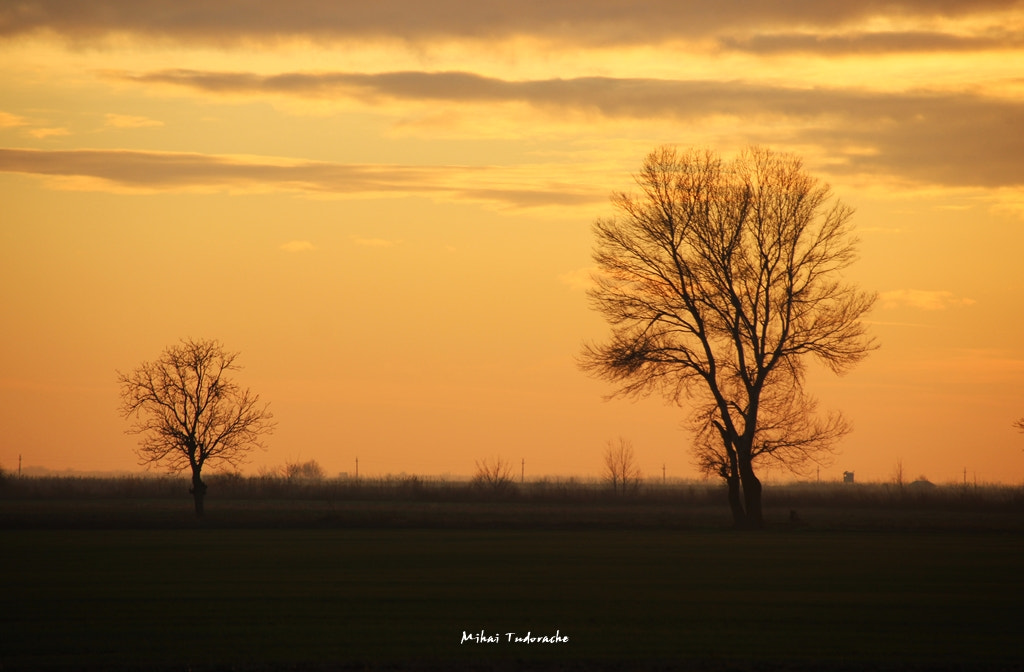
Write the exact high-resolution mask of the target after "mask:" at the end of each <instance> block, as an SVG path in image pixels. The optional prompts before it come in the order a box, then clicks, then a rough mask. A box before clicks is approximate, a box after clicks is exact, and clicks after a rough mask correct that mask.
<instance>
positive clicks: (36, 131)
mask: <svg viewBox="0 0 1024 672" xmlns="http://www.w3.org/2000/svg"><path fill="white" fill-rule="evenodd" d="M28 134H29V135H31V136H32V137H33V138H40V139H43V138H49V137H59V136H64V135H71V131H70V130H68V129H66V128H63V127H56V128H33V129H32V130H30V131H29V132H28Z"/></svg>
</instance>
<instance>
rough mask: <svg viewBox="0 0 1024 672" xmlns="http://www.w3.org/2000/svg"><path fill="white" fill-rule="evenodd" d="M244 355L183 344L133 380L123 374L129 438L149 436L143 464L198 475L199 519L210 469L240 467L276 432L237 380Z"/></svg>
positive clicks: (212, 344)
mask: <svg viewBox="0 0 1024 672" xmlns="http://www.w3.org/2000/svg"><path fill="white" fill-rule="evenodd" d="M237 357H238V353H232V352H227V351H226V350H225V349H224V346H223V345H221V343H219V342H218V341H214V340H183V341H181V342H180V343H179V344H177V345H173V346H170V347H168V348H167V349H165V350H164V352H163V354H161V355H160V357H159V358H158V359H156V360H155V361H152V362H144V363H142V364H140V365H139V367H138V368H136V369H135V370H134V371H132V372H130V373H121V372H118V374H117V377H118V382H119V383H120V386H121V412H122V414H123V415H124V417H125V418H127V419H130V420H132V425H131V427H130V428H129V429H128V432H129V433H132V434H140V435H142V440H141V441H140V443H139V447H138V449H137V453H138V455H139V458H140V460H141V462H142V463H143V464H147V465H149V464H153V465H155V464H159V465H162V466H164V467H167V468H168V469H170V470H172V471H181V470H184V469H191V471H192V494H193V496H194V498H195V503H196V513H197V514H202V512H203V496H204V494H205V492H206V485H205V484H204V483H203V481H202V478H201V473H202V469H203V467H204V466H206V465H207V464H215V463H217V462H223V463H226V464H229V465H231V466H238V464H240V463H241V462H243V461H244V460H245V458H246V456H247V455H248V453H249V452H251V451H252V450H254V449H257V448H260V447H262V443H261V438H262V437H263V436H264V435H266V434H269V433H271V432H272V431H273V429H274V423H273V422H272V418H273V415H272V414H271V413H270V411H269V410H268V406H267V404H261V403H260V398H259V395H257V394H254V393H252V392H251V391H250V390H249V389H247V388H246V389H243V388H242V387H241V386H239V385H238V384H237V383H235V382H234V381H233V380H231V378H230V377H229V374H230V372H232V371H236V370H238V369H239V366H238V365H237V364H235V360H236V359H237Z"/></svg>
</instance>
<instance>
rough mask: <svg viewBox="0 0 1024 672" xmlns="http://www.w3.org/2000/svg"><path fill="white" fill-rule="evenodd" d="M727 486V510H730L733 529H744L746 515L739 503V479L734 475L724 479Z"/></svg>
mask: <svg viewBox="0 0 1024 672" xmlns="http://www.w3.org/2000/svg"><path fill="white" fill-rule="evenodd" d="M725 482H726V484H727V485H728V486H729V508H730V509H732V522H733V525H734V526H735V527H746V524H747V514H746V512H745V511H744V510H743V502H741V501H740V477H739V476H737V475H736V474H732V475H728V476H726V477H725Z"/></svg>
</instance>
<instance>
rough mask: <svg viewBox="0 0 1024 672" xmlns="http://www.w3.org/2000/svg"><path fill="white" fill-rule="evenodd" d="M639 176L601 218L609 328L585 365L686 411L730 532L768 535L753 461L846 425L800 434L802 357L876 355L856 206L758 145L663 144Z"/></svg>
mask: <svg viewBox="0 0 1024 672" xmlns="http://www.w3.org/2000/svg"><path fill="white" fill-rule="evenodd" d="M635 179H636V182H637V184H638V186H639V187H640V192H639V193H638V194H627V193H618V194H615V195H614V196H613V197H612V202H613V204H614V206H615V207H616V209H617V210H618V211H619V213H620V216H619V217H617V218H612V219H602V220H598V221H597V222H596V223H595V224H594V235H595V237H596V244H595V248H594V260H595V261H596V262H597V265H598V268H599V271H600V272H599V273H598V274H596V275H595V278H594V279H595V283H596V285H595V287H594V288H593V289H592V290H591V291H590V298H591V302H592V305H593V307H594V308H595V309H596V310H598V311H599V312H601V313H602V314H603V315H604V316H605V318H606V319H607V320H608V322H609V324H610V325H611V328H612V333H611V338H610V340H609V342H607V343H604V344H597V345H588V346H586V347H585V348H584V352H583V355H582V358H581V366H582V367H583V368H584V370H587V371H589V372H591V373H592V374H594V375H597V376H599V377H602V378H605V379H607V380H609V381H611V382H613V383H615V384H616V385H617V386H618V387H617V389H616V391H615V392H614V393H613V394H619V395H628V396H642V395H647V394H650V393H652V392H660V393H661V394H663V395H664V396H665V397H666V398H667V399H669V400H671V401H672V402H674V403H678V404H681V405H682V404H684V403H687V402H689V404H690V406H691V408H692V409H693V418H694V422H695V423H696V424H697V427H698V428H699V429H702V430H703V431H704V439H703V440H701V439H700V438H699V440H698V447H697V450H698V453H701V452H702V450H703V448H706V447H707V446H709V445H710V442H709V440H708V437H709V436H716V438H717V442H718V444H719V445H718V447H716V449H715V450H714V451H712V452H709V453H707V454H708V455H709V456H711V458H713V459H712V463H711V464H709V465H707V466H709V467H711V466H713V467H715V468H716V469H717V470H718V473H720V475H721V476H722V477H723V478H724V479H725V481H726V483H727V484H728V486H729V500H730V503H731V504H732V509H733V515H734V519H735V522H736V524H737V525H739V526H751V527H760V526H761V525H762V524H763V516H762V511H761V482H760V480H759V479H758V477H757V475H756V474H755V462H756V461H757V459H758V458H760V457H772V458H776V459H778V460H781V461H783V462H790V461H793V460H800V459H803V458H804V457H805V456H809V455H810V454H811V453H812V452H814V450H815V446H821V445H823V444H829V443H830V442H833V441H835V440H836V439H838V437H839V436H841V435H842V434H843V433H845V431H846V430H847V427H846V425H845V423H844V422H843V421H842V418H841V417H840V416H831V419H826V420H824V421H820V420H813V419H812V420H807V421H806V422H807V423H809V424H805V425H797V426H793V424H792V422H793V420H794V419H795V418H807V417H812V415H813V410H814V402H813V400H812V399H810V398H809V397H807V396H806V395H805V394H804V392H803V389H802V388H803V381H804V370H805V366H806V360H807V359H808V358H811V359H816V360H817V361H819V362H822V363H824V364H825V365H826V366H827V367H828V368H830V369H831V370H832V371H834V372H836V373H840V372H842V371H844V370H846V369H848V368H849V367H851V366H852V365H854V364H856V363H857V362H859V361H860V360H861V359H863V358H864V357H865V356H866V355H867V354H868V352H869V351H870V350H871V349H873V348H874V344H873V342H872V340H871V339H870V338H869V337H868V336H867V334H866V330H865V327H864V324H863V322H861V318H862V317H863V316H864V315H865V314H866V313H867V312H868V311H869V310H870V309H871V306H872V304H873V303H874V300H875V297H874V295H872V294H867V293H864V292H862V291H860V290H859V289H857V288H856V287H854V286H852V285H848V284H845V283H844V282H843V281H842V278H841V273H842V271H843V269H845V268H846V267H847V266H849V265H850V264H851V263H852V262H853V261H854V260H855V257H856V255H855V243H856V241H855V239H854V238H852V236H851V234H850V224H849V222H850V218H851V215H852V211H851V210H850V208H848V207H847V206H845V205H844V204H842V203H841V202H839V201H837V200H835V199H833V197H832V196H831V192H830V189H829V187H828V186H827V185H825V184H822V183H820V182H819V181H818V180H817V179H815V178H813V177H811V176H810V175H808V174H807V173H806V172H805V171H804V169H803V166H802V164H801V162H800V160H799V159H798V158H796V157H794V156H792V155H788V154H779V153H774V152H772V151H770V150H767V149H763V148H757V147H755V148H750V149H747V150H745V151H744V152H742V153H741V154H740V155H739V156H738V157H737V158H736V159H735V160H734V161H731V162H726V161H724V160H723V159H722V158H720V157H719V156H718V155H717V154H715V153H713V152H711V151H688V152H679V151H677V150H676V149H674V148H671V147H662V148H660V149H657V150H655V151H654V152H652V153H651V154H649V155H648V156H647V158H646V160H645V161H644V164H643V167H642V169H641V171H640V174H639V175H637V176H636V178H635ZM762 409H763V410H764V412H762ZM698 459H699V458H698Z"/></svg>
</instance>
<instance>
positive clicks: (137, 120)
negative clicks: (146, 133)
mask: <svg viewBox="0 0 1024 672" xmlns="http://www.w3.org/2000/svg"><path fill="white" fill-rule="evenodd" d="M163 125H164V122H162V121H159V120H157V119H150V118H149V117H137V116H133V115H130V114H114V113H110V114H107V126H112V127H113V128H146V127H148V126H163Z"/></svg>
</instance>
